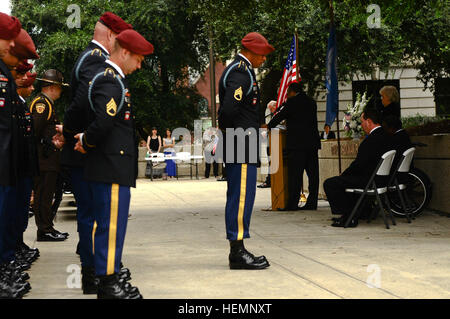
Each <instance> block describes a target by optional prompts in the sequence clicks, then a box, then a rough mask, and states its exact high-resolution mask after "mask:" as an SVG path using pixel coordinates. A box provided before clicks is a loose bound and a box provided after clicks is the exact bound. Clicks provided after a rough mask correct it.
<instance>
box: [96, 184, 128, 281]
mask: <svg viewBox="0 0 450 319" xmlns="http://www.w3.org/2000/svg"><path fill="white" fill-rule="evenodd" d="M88 184H89V188H90V189H91V192H92V196H93V202H92V209H93V211H94V217H95V223H94V228H93V231H92V236H93V246H94V261H95V274H96V275H97V276H105V275H112V274H114V273H118V272H119V270H120V262H121V259H122V250H123V244H124V241H125V233H126V229H127V222H128V210H129V208H130V187H129V186H121V185H119V184H105V183H98V182H89V183H88Z"/></svg>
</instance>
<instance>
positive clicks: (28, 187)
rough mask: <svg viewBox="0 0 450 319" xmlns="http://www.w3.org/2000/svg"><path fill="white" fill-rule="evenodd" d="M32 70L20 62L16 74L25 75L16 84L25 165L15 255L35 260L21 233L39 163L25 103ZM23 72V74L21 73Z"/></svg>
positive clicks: (36, 253) (31, 88) (34, 252)
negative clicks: (20, 109)
mask: <svg viewBox="0 0 450 319" xmlns="http://www.w3.org/2000/svg"><path fill="white" fill-rule="evenodd" d="M32 68H33V65H32V64H29V63H27V62H22V63H21V64H19V65H18V66H17V68H16V69H17V73H18V74H20V76H21V75H23V74H24V75H25V76H24V77H23V78H24V79H23V80H21V81H18V78H16V84H17V94H18V96H19V103H20V105H21V106H22V109H23V114H24V116H23V120H22V123H23V125H22V129H23V131H24V134H23V143H22V144H23V156H24V158H25V161H24V163H25V165H24V166H22V168H23V174H24V178H23V185H24V187H23V188H22V191H21V192H18V194H19V196H20V198H19V200H18V220H17V229H16V232H17V235H18V238H17V246H16V255H18V256H31V257H32V258H33V259H32V260H36V259H37V258H38V257H39V250H38V249H37V248H30V247H29V246H28V245H26V244H25V242H24V240H23V233H24V232H25V230H26V229H27V227H28V211H29V207H30V197H31V191H32V189H33V178H34V177H35V176H37V175H38V174H39V162H38V156H37V148H36V143H35V139H34V127H33V119H32V117H31V113H30V111H29V110H30V109H29V107H28V104H27V102H26V100H25V99H26V98H28V97H30V95H31V93H32V92H33V91H34V86H33V83H34V81H35V80H36V76H37V74H36V73H31V72H29V70H31V69H32ZM23 72H25V73H23Z"/></svg>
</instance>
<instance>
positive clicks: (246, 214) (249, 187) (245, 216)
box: [225, 164, 257, 240]
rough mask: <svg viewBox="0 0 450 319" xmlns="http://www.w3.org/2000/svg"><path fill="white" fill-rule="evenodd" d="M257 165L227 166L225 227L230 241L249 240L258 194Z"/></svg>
mask: <svg viewBox="0 0 450 319" xmlns="http://www.w3.org/2000/svg"><path fill="white" fill-rule="evenodd" d="M256 172H257V168H256V165H255V164H227V203H226V206H225V225H226V232H227V239H228V240H243V239H244V238H249V237H250V233H249V228H250V219H251V217H252V211H253V204H254V202H255V193H256Z"/></svg>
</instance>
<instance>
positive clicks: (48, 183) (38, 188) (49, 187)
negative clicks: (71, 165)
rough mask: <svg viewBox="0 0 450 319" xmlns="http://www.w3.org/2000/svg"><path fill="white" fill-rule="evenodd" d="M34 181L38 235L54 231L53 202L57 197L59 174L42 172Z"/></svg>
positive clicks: (34, 204)
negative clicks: (55, 196) (56, 189)
mask: <svg viewBox="0 0 450 319" xmlns="http://www.w3.org/2000/svg"><path fill="white" fill-rule="evenodd" d="M39 174H40V175H39V176H38V177H35V179H34V203H33V210H34V217H35V221H36V226H37V228H38V230H37V231H38V233H46V232H51V231H53V217H54V216H53V212H52V202H53V197H54V195H55V188H56V181H57V179H58V172H56V171H41V172H40V173H39Z"/></svg>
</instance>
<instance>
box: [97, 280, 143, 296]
mask: <svg viewBox="0 0 450 319" xmlns="http://www.w3.org/2000/svg"><path fill="white" fill-rule="evenodd" d="M99 280H100V281H99V284H98V292H97V298H98V299H142V295H140V294H139V295H130V294H129V293H128V292H126V291H125V289H124V288H123V287H122V285H121V284H120V282H119V279H118V276H117V274H113V275H108V276H100V277H99Z"/></svg>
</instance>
